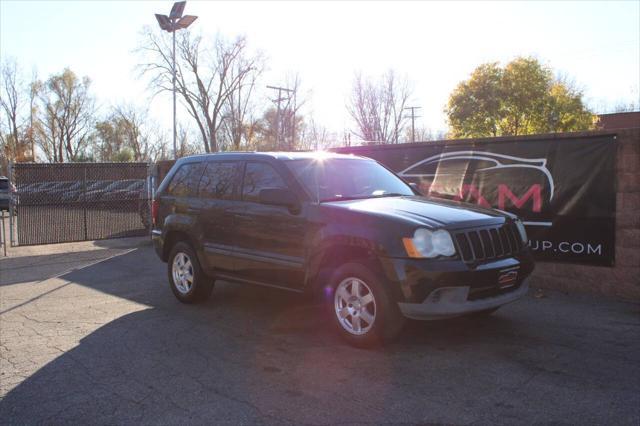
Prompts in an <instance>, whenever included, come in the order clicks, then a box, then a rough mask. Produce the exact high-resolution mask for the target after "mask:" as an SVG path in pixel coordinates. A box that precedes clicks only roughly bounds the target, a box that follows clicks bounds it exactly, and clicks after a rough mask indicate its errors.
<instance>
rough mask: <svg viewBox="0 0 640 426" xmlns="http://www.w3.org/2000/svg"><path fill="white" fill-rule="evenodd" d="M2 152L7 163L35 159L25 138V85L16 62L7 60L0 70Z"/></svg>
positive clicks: (0, 133)
mask: <svg viewBox="0 0 640 426" xmlns="http://www.w3.org/2000/svg"><path fill="white" fill-rule="evenodd" d="M0 81H1V83H0V112H1V113H2V116H3V117H2V119H1V120H0V150H1V152H2V156H3V157H4V158H6V160H7V161H28V160H30V159H32V158H33V153H32V152H31V149H30V145H29V143H28V141H27V140H26V137H25V132H26V130H27V127H28V125H27V123H26V122H25V120H24V117H23V115H24V114H23V113H24V110H25V107H26V103H27V101H26V98H27V95H26V90H25V84H24V82H23V81H22V78H21V75H20V69H19V67H18V64H17V62H16V61H15V60H13V59H11V60H6V61H4V62H3V64H2V68H1V70H0Z"/></svg>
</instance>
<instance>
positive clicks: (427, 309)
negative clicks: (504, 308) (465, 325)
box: [381, 249, 534, 319]
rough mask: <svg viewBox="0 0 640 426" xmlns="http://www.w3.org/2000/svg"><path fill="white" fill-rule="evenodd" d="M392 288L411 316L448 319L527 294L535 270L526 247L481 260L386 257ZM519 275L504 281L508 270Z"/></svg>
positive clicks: (405, 313)
mask: <svg viewBox="0 0 640 426" xmlns="http://www.w3.org/2000/svg"><path fill="white" fill-rule="evenodd" d="M381 264H382V266H383V271H384V274H385V276H386V281H387V283H388V284H389V285H390V290H391V292H392V295H393V297H394V299H395V301H396V302H397V303H398V306H399V307H400V310H401V311H402V312H403V314H404V315H405V316H407V317H410V318H420V319H437V318H447V317H454V316H459V315H464V314H467V313H473V312H477V311H483V310H487V309H492V308H496V307H498V306H500V305H504V304H505V303H509V302H512V301H514V300H516V299H518V298H520V297H522V296H523V295H524V294H526V292H527V288H528V280H527V278H528V277H529V276H530V275H531V273H532V272H533V269H534V262H533V258H532V256H531V252H530V251H529V250H528V249H524V250H522V251H521V252H519V253H517V254H515V255H513V256H511V257H506V258H501V259H493V260H488V261H485V262H480V263H476V264H471V263H465V262H463V261H462V260H460V259H435V260H429V259H408V258H389V257H387V258H381ZM511 274H513V275H514V276H513V277H512V278H511V279H512V280H513V281H512V282H503V283H502V284H501V280H503V279H504V278H505V275H511Z"/></svg>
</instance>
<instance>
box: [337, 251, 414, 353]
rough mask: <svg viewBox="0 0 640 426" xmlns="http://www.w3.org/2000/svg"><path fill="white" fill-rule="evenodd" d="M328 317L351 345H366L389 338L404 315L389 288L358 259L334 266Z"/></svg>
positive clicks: (379, 342)
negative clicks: (354, 261) (329, 314)
mask: <svg viewBox="0 0 640 426" xmlns="http://www.w3.org/2000/svg"><path fill="white" fill-rule="evenodd" d="M331 288H332V289H333V297H332V298H331V300H330V301H329V302H330V305H331V309H330V311H332V317H333V319H334V322H335V324H336V325H337V328H338V330H339V333H340V334H341V335H342V336H343V337H344V338H345V339H346V340H347V341H348V342H349V343H351V344H352V345H354V346H359V347H368V346H373V345H379V344H382V343H385V342H387V341H389V340H391V339H393V338H394V337H395V336H396V335H397V334H398V333H399V332H400V330H401V329H402V325H403V323H404V318H403V317H402V314H401V313H400V311H399V309H398V305H397V304H396V303H395V302H393V300H392V297H391V295H390V294H389V291H388V290H387V289H386V288H385V287H384V286H383V285H382V283H381V282H380V281H379V280H378V279H377V278H376V276H375V275H374V274H373V273H372V271H371V270H370V269H369V268H367V267H366V266H364V265H361V264H358V263H348V264H345V265H343V266H341V267H340V268H338V269H337V270H336V271H335V273H334V274H333V277H332V280H331Z"/></svg>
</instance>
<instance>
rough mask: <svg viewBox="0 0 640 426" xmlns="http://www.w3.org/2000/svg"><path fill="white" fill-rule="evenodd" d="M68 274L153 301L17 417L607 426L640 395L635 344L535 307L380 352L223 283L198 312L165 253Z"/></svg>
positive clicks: (90, 340) (12, 409) (10, 406)
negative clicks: (181, 296) (629, 360)
mask: <svg viewBox="0 0 640 426" xmlns="http://www.w3.org/2000/svg"><path fill="white" fill-rule="evenodd" d="M63 278H64V279H65V280H68V281H70V282H73V283H77V284H80V285H83V286H86V287H88V288H90V289H93V290H97V291H99V292H103V293H106V294H109V295H112V296H116V297H119V298H123V299H127V300H130V301H133V302H136V303H139V304H141V305H144V306H141V309H142V310H140V311H137V312H134V313H130V314H127V315H125V316H122V317H120V318H118V319H116V320H114V321H112V322H109V323H107V324H105V325H104V326H102V327H100V328H99V329H97V330H96V331H95V332H93V333H91V334H89V335H87V336H86V337H85V338H83V339H82V340H81V341H80V344H79V345H78V346H77V347H75V348H74V349H72V350H70V351H67V352H65V353H64V354H63V355H61V356H60V357H58V358H57V359H55V360H54V361H52V362H50V363H49V364H47V365H46V366H44V367H43V368H42V369H40V370H39V371H38V372H37V373H35V374H34V375H32V376H31V377H29V378H27V379H26V380H24V381H23V382H22V383H21V384H19V385H18V386H17V387H16V388H15V389H13V390H12V391H11V392H9V393H8V394H7V395H6V397H5V398H4V400H3V401H1V402H0V418H2V419H4V420H3V422H4V423H56V424H62V423H67V422H72V423H90V424H94V423H102V424H113V423H117V424H122V423H134V422H135V423H145V424H158V423H163V424H177V423H180V424H184V423H192V424H193V423H197V424H202V423H207V424H213V423H232V424H238V423H270V424H271V423H277V424H287V423H292V424H303V423H309V424H335V423H383V422H393V423H399V422H407V423H456V424H459V423H468V422H480V423H494V422H500V423H531V422H536V421H550V420H554V419H555V420H559V419H568V420H569V421H570V422H571V423H574V422H578V423H580V422H581V421H583V420H584V421H586V420H587V419H588V420H589V421H590V422H596V423H598V422H599V419H600V420H605V419H612V418H615V416H614V417H612V414H613V413H616V412H617V413H620V414H622V409H623V408H625V407H627V409H628V407H629V406H630V405H629V404H631V403H633V402H634V398H637V392H634V391H633V389H632V387H633V374H637V373H638V370H637V369H636V370H634V371H631V372H629V371H627V372H626V373H624V374H623V372H622V371H619V370H618V369H617V368H612V367H602V366H601V365H598V364H599V363H600V362H601V361H602V359H601V358H606V357H607V356H608V357H609V358H610V357H611V356H614V357H615V356H620V354H621V353H624V352H626V351H627V350H628V349H631V348H626V349H624V350H623V349H622V348H620V349H619V350H613V352H611V351H609V352H608V353H606V352H604V348H603V347H594V345H592V344H589V343H588V340H589V339H588V336H585V337H584V338H582V337H576V336H571V335H569V334H567V333H563V332H559V331H558V330H559V328H558V327H557V324H553V321H551V322H546V320H540V318H539V313H538V312H537V311H536V309H535V307H533V308H531V307H526V306H522V307H520V308H516V309H513V310H510V311H509V315H500V314H499V315H497V316H496V317H494V318H489V319H486V320H484V321H473V320H468V319H457V320H450V321H443V322H438V323H433V322H410V323H409V324H408V326H407V328H406V329H405V331H404V332H403V334H402V335H401V336H400V338H399V340H398V341H397V342H396V343H394V344H392V345H390V346H388V347H386V348H384V349H379V350H371V351H366V350H359V349H354V348H351V347H348V346H345V345H344V344H343V343H342V342H341V341H340V340H339V339H338V338H337V337H335V336H334V334H333V333H332V332H331V330H330V327H329V326H328V324H325V322H326V320H325V319H324V317H323V316H322V315H321V309H320V308H319V307H318V306H316V305H314V304H311V303H309V302H305V301H304V300H303V299H302V298H301V297H300V296H298V295H296V294H288V293H284V292H280V291H276V290H271V289H264V288H260V287H250V286H239V285H231V284H226V283H222V284H220V285H218V284H216V288H215V290H214V293H213V297H212V298H211V299H210V300H209V301H208V302H206V303H204V304H201V305H194V306H188V305H182V304H180V303H179V302H177V301H176V300H175V298H174V297H173V295H172V294H171V292H170V290H169V288H168V284H167V279H166V274H165V265H164V264H162V263H161V262H160V261H159V260H157V259H156V258H155V255H154V253H153V251H152V250H151V249H150V248H143V249H138V250H136V251H133V252H131V253H128V254H125V255H122V256H118V257H115V258H112V259H109V260H106V261H104V262H102V263H99V264H96V265H93V266H89V267H87V268H84V269H81V270H77V271H74V272H71V273H69V274H67V275H65V276H64V277H63ZM518 309H522V310H521V311H520V312H519V311H518ZM537 315H538V318H537V319H536V316H537ZM565 321H566V323H565V324H564V327H565V328H566V327H569V328H571V327H573V328H575V327H576V324H573V323H572V322H573V321H575V320H573V319H569V320H565ZM537 327H549V329H546V330H545V329H539V328H537ZM553 333H555V334H553ZM636 346H637V345H636ZM589 347H590V349H591V353H590V354H589V353H585V352H586V350H587V349H588V348H589ZM594 354H595V355H594ZM578 360H580V363H581V364H580V365H578V364H577V362H578ZM596 367H599V368H601V370H600V372H597V373H595V372H592V373H589V370H590V369H592V368H596ZM602 369H604V370H602ZM625 374H632V376H631V378H629V377H628V376H627V378H626V379H625ZM605 380H614V381H615V380H617V381H618V382H617V385H616V386H614V387H611V386H609V387H607V386H605V383H606V381H605ZM636 384H637V383H636ZM534 401H535V402H534ZM603 409H604V411H602V410H603ZM616 410H618V411H616ZM624 418H625V417H624V416H622V417H619V418H618V419H619V420H624ZM636 418H637V417H636ZM626 419H627V420H633V419H634V418H633V417H626Z"/></svg>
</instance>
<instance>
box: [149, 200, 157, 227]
mask: <svg viewBox="0 0 640 426" xmlns="http://www.w3.org/2000/svg"><path fill="white" fill-rule="evenodd" d="M151 222H152V223H153V226H154V227H155V226H156V225H157V223H158V200H153V201H152V202H151Z"/></svg>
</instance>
